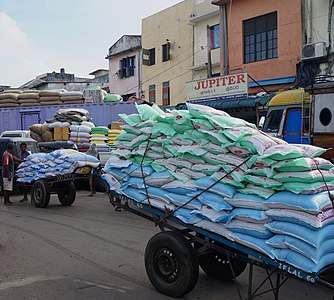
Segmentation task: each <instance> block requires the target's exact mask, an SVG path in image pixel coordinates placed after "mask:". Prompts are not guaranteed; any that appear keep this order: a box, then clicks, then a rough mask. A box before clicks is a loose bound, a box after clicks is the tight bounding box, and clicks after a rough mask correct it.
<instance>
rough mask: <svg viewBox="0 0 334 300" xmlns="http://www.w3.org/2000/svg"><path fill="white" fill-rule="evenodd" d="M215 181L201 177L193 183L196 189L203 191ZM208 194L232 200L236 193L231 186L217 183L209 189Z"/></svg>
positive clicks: (208, 177) (207, 177)
mask: <svg viewBox="0 0 334 300" xmlns="http://www.w3.org/2000/svg"><path fill="white" fill-rule="evenodd" d="M216 182H217V181H216V180H215V179H213V178H212V177H210V176H206V177H203V178H201V179H198V180H196V181H194V186H195V187H196V188H198V189H201V190H205V189H207V188H208V187H210V186H211V185H212V184H214V183H216ZM210 192H212V193H215V194H218V195H221V196H223V197H229V198H232V197H233V196H234V194H235V193H236V189H235V188H234V187H233V186H230V185H227V184H224V183H221V182H218V183H216V184H215V185H214V186H212V187H211V188H210Z"/></svg>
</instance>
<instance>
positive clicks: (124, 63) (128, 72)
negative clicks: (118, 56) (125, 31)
mask: <svg viewBox="0 0 334 300" xmlns="http://www.w3.org/2000/svg"><path fill="white" fill-rule="evenodd" d="M135 58H136V57H135V56H131V57H125V58H123V59H122V60H120V62H119V63H120V70H119V74H118V75H119V77H120V78H125V77H131V76H134V75H135Z"/></svg>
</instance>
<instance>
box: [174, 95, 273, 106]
mask: <svg viewBox="0 0 334 300" xmlns="http://www.w3.org/2000/svg"><path fill="white" fill-rule="evenodd" d="M274 96H275V94H271V95H267V96H262V97H248V98H242V99H233V100H210V101H205V100H204V101H197V102H196V104H201V105H206V106H210V107H213V108H216V109H223V110H224V109H229V108H237V107H255V106H256V105H266V104H267V102H268V101H270V100H271V98H273V97H274ZM175 108H176V109H178V110H181V109H187V106H186V105H185V104H181V105H177V106H176V107H175Z"/></svg>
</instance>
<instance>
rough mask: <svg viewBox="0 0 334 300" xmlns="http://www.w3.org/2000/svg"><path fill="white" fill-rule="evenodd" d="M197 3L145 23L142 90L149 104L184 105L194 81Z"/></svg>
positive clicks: (188, 0) (182, 4) (184, 4)
mask: <svg viewBox="0 0 334 300" xmlns="http://www.w3.org/2000/svg"><path fill="white" fill-rule="evenodd" d="M193 3H194V0H184V1H182V2H180V3H178V4H176V5H174V6H172V7H169V8H167V9H165V10H163V11H160V12H158V13H156V14H154V15H151V16H149V17H147V18H145V19H143V20H142V47H143V66H142V73H143V74H142V89H143V95H144V98H145V100H146V101H149V102H155V103H157V104H158V105H162V106H169V105H175V104H177V103H179V102H184V101H185V97H186V88H185V83H186V82H188V81H191V80H192V71H191V67H192V65H193V38H192V34H193V32H192V27H191V26H189V25H188V22H189V18H190V16H191V14H192V11H193Z"/></svg>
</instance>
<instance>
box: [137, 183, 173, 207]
mask: <svg viewBox="0 0 334 300" xmlns="http://www.w3.org/2000/svg"><path fill="white" fill-rule="evenodd" d="M139 192H140V193H142V194H145V195H146V191H145V189H141V190H140V191H139ZM147 193H148V195H149V197H150V198H155V199H158V200H160V201H163V202H165V203H168V204H169V203H171V202H170V200H169V199H168V198H167V197H166V191H165V190H163V189H161V188H157V187H153V186H148V187H147Z"/></svg>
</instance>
